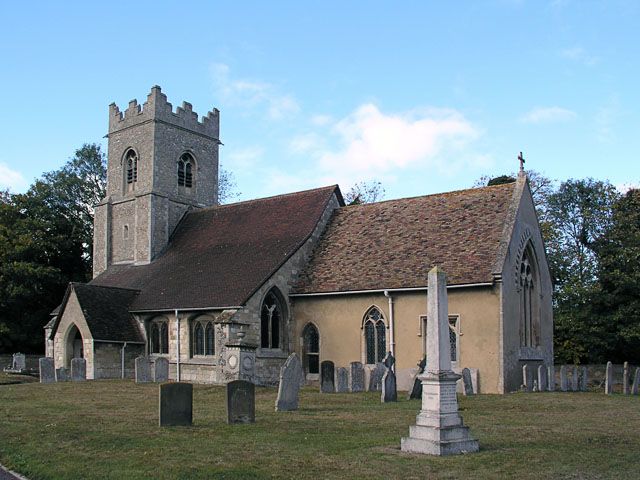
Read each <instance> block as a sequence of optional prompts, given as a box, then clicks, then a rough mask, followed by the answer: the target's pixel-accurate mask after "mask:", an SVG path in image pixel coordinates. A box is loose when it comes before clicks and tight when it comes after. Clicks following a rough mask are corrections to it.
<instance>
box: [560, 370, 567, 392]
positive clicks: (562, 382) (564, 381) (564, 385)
mask: <svg viewBox="0 0 640 480" xmlns="http://www.w3.org/2000/svg"><path fill="white" fill-rule="evenodd" d="M568 389H569V386H568V382H567V366H566V365H562V366H561V367H560V390H562V391H563V392H566V391H567V390H568Z"/></svg>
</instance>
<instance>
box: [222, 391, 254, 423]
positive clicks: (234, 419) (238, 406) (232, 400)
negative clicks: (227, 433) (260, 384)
mask: <svg viewBox="0 0 640 480" xmlns="http://www.w3.org/2000/svg"><path fill="white" fill-rule="evenodd" d="M255 421H256V386H255V385H254V384H253V383H251V382H247V381H246V380H234V381H233V382H229V383H227V423H229V424H234V423H255Z"/></svg>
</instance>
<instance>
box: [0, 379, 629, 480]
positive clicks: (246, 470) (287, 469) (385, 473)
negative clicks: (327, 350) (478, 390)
mask: <svg viewBox="0 0 640 480" xmlns="http://www.w3.org/2000/svg"><path fill="white" fill-rule="evenodd" d="M256 391H257V394H256V397H257V398H256V410H257V411H256V419H257V423H256V424H255V425H235V426H229V425H227V424H226V422H225V419H226V412H225V407H224V398H225V396H224V394H225V390H224V388H223V387H214V386H205V385H196V386H195V387H194V426H193V427H191V428H185V427H172V428H162V429H161V428H160V427H158V426H157V423H158V417H157V409H158V385H153V384H146V385H136V384H134V383H133V382H131V381H118V380H113V381H95V382H85V383H59V384H52V385H40V384H23V385H3V386H0V463H2V464H4V465H5V466H7V467H9V468H11V469H13V470H15V471H18V472H20V473H22V474H23V475H26V476H27V477H29V478H30V479H33V480H35V479H40V478H42V479H44V478H56V479H57V478H69V479H77V478H100V479H106V478H126V479H133V478H181V479H184V478H224V479H234V478H242V479H244V478H402V479H410V478H420V479H424V478H449V479H457V478H465V479H470V478H517V479H527V478H532V479H534V478H535V479H541V478H545V479H546V478H554V479H557V478H566V479H596V478H616V479H622V478H625V479H626V478H640V455H639V452H640V397H638V396H636V397H629V396H627V397H624V396H622V395H614V396H605V395H604V394H602V393H597V394H596V393H564V394H562V393H544V394H522V393H518V394H511V395H504V396H498V395H482V396H477V397H461V398H460V399H459V401H460V408H461V413H462V415H463V417H464V420H465V423H466V424H467V425H469V426H470V427H471V432H472V434H473V435H474V436H475V437H476V438H477V439H478V440H479V442H480V449H481V450H480V452H479V453H476V454H471V455H461V456H456V457H442V458H435V457H429V456H423V455H413V454H405V453H402V452H400V437H402V436H406V435H407V434H408V431H409V425H410V424H413V423H414V420H415V415H416V413H417V411H418V409H419V402H418V401H416V400H413V401H407V400H404V399H403V400H401V401H399V402H398V403H394V404H385V405H382V404H380V400H379V398H380V396H379V394H374V393H365V394H334V395H328V394H324V395H321V394H319V393H317V392H316V391H315V390H312V389H305V390H303V391H302V394H301V399H300V410H298V411H296V412H283V413H276V412H275V411H274V402H275V397H276V391H275V389H266V388H258V389H257V390H256Z"/></svg>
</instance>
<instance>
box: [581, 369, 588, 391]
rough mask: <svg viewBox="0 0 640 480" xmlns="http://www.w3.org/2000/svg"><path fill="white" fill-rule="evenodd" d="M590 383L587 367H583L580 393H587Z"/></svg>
mask: <svg viewBox="0 0 640 480" xmlns="http://www.w3.org/2000/svg"><path fill="white" fill-rule="evenodd" d="M588 382H589V373H588V372H587V367H582V373H581V375H580V391H581V392H586V391H587V387H588Z"/></svg>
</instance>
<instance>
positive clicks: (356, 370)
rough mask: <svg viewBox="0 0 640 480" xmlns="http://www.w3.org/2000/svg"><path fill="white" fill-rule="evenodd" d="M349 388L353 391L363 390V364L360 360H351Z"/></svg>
mask: <svg viewBox="0 0 640 480" xmlns="http://www.w3.org/2000/svg"><path fill="white" fill-rule="evenodd" d="M349 390H350V391H351V392H353V393H356V392H364V366H363V365H362V363H361V362H351V375H349Z"/></svg>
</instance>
